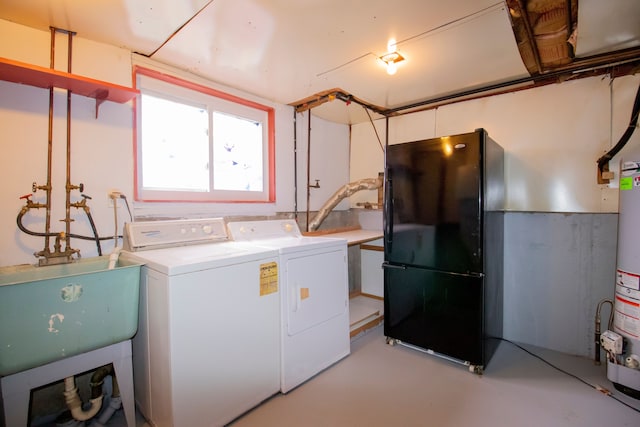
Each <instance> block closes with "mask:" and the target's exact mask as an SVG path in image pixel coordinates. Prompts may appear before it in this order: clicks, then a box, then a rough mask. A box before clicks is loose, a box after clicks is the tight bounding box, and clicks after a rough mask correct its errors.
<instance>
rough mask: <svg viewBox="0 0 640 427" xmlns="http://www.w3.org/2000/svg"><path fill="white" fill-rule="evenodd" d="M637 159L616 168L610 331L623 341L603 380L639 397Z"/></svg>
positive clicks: (639, 214)
mask: <svg viewBox="0 0 640 427" xmlns="http://www.w3.org/2000/svg"><path fill="white" fill-rule="evenodd" d="M639 222H640V156H638V160H637V161H623V162H622V163H621V165H620V204H619V216H618V254H617V267H616V284H615V315H614V330H615V332H617V333H618V334H620V335H622V336H623V337H624V338H625V340H626V347H625V349H624V354H623V355H622V357H621V359H620V361H619V363H611V362H609V363H608V365H607V377H608V378H609V379H610V380H611V381H612V382H613V383H614V385H615V387H616V389H618V390H620V391H622V392H624V393H626V394H629V395H631V396H633V397H635V398H640V369H637V367H636V366H635V364H634V363H633V361H634V360H640V224H639Z"/></svg>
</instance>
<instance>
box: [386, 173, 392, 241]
mask: <svg viewBox="0 0 640 427" xmlns="http://www.w3.org/2000/svg"><path fill="white" fill-rule="evenodd" d="M387 175H388V176H387V185H386V186H385V190H386V193H387V194H386V195H385V196H386V197H385V199H384V244H385V252H387V253H388V252H391V244H392V242H393V237H392V235H393V183H392V179H391V170H390V169H389V170H387Z"/></svg>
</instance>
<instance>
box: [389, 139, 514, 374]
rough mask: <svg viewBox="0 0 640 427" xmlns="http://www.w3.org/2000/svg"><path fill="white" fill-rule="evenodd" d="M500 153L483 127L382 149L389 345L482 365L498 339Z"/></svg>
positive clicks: (478, 367) (501, 213)
mask: <svg viewBox="0 0 640 427" xmlns="http://www.w3.org/2000/svg"><path fill="white" fill-rule="evenodd" d="M503 159H504V152H503V149H502V147H500V145H498V144H497V143H496V142H495V141H493V140H492V139H491V138H490V137H489V136H488V134H487V132H486V131H485V130H484V129H477V130H476V131H474V132H471V133H466V134H460V135H452V136H447V137H441V138H434V139H428V140H422V141H414V142H408V143H403V144H396V145H388V146H387V149H386V159H385V163H386V165H385V193H384V197H385V200H384V215H383V218H384V263H383V270H384V334H385V336H386V337H387V342H388V343H390V344H394V343H401V344H405V345H408V346H411V347H415V348H417V349H418V350H424V351H426V352H428V353H431V354H435V355H439V356H443V357H445V358H447V359H450V360H453V361H455V362H459V363H463V364H465V365H468V366H469V368H470V370H472V371H474V372H476V373H481V372H482V371H483V369H484V367H485V366H486V365H487V363H488V361H489V359H490V358H491V355H492V354H493V352H494V350H495V348H496V347H497V345H498V343H499V341H498V340H497V339H495V338H496V337H497V338H499V337H502V306H503V236H504V231H503V229H504V160H503Z"/></svg>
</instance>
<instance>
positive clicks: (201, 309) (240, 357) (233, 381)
mask: <svg viewBox="0 0 640 427" xmlns="http://www.w3.org/2000/svg"><path fill="white" fill-rule="evenodd" d="M125 235H126V240H127V246H128V249H129V251H125V252H123V253H122V254H121V256H122V257H125V258H128V259H132V260H136V261H139V262H142V263H144V264H145V265H144V266H143V267H142V273H141V274H142V277H141V282H140V292H141V295H140V310H139V313H140V319H139V326H138V333H137V335H136V336H135V337H134V339H133V364H134V384H135V396H136V401H137V403H138V407H139V408H140V410H141V412H142V413H143V415H144V416H145V417H146V418H147V419H149V420H150V421H151V422H152V424H153V425H154V426H156V427H182V426H222V425H225V424H226V423H228V422H229V421H231V420H233V419H234V418H236V417H238V416H239V415H241V414H243V413H244V412H246V411H247V410H249V409H251V408H252V407H254V406H256V405H258V404H259V403H260V402H262V401H263V400H265V399H267V398H268V397H270V396H271V395H273V394H276V393H278V392H279V390H280V294H279V289H278V283H277V275H278V264H277V262H278V252H277V251H276V250H273V249H265V248H258V247H248V245H246V244H244V245H242V244H238V243H235V242H229V241H226V240H227V232H226V228H225V225H224V222H223V220H222V219H220V218H214V219H199V220H179V221H149V222H134V223H131V224H128V225H127V228H126V230H125Z"/></svg>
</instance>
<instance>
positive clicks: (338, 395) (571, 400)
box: [232, 326, 640, 427]
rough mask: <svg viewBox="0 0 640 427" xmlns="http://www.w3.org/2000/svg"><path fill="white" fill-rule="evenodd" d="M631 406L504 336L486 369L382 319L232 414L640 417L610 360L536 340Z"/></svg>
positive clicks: (276, 422) (290, 419)
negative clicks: (417, 346) (281, 388)
mask: <svg viewBox="0 0 640 427" xmlns="http://www.w3.org/2000/svg"><path fill="white" fill-rule="evenodd" d="M528 349H529V350H531V351H533V352H535V353H537V354H539V355H541V356H542V357H544V358H545V359H546V360H548V361H549V362H551V363H553V364H554V365H556V366H558V367H561V368H562V369H564V370H567V371H569V372H570V373H572V374H574V375H577V376H578V377H580V378H582V379H583V380H584V381H586V382H588V383H589V384H593V385H598V386H601V387H605V388H607V389H609V390H611V391H612V392H613V396H614V397H616V398H618V399H620V400H621V401H623V402H624V403H626V404H628V405H630V406H632V407H633V408H635V410H634V409H631V408H629V407H627V406H625V405H623V404H622V403H620V402H618V401H616V400H614V399H612V398H611V397H609V396H606V395H605V394H603V393H601V392H599V391H596V390H595V389H594V388H592V387H590V386H588V385H585V384H583V383H582V382H580V381H578V380H576V379H575V378H572V377H570V376H568V375H565V374H563V373H561V372H559V371H557V370H555V369H553V368H551V367H550V366H548V365H546V364H545V363H543V362H542V361H540V360H538V359H536V358H534V357H533V356H531V355H529V354H527V353H525V352H524V351H522V350H521V349H519V348H517V347H515V346H513V345H512V344H509V343H507V342H502V343H501V344H500V346H499V347H498V349H497V351H496V354H495V355H494V357H493V359H492V360H491V362H490V363H489V365H488V366H487V368H486V370H485V372H484V375H482V376H478V375H475V374H472V373H470V372H468V370H467V369H466V368H465V367H464V366H461V365H458V364H455V363H452V362H449V361H446V360H443V359H440V358H437V357H434V356H430V355H427V354H424V353H422V352H420V351H416V350H413V349H409V348H406V347H403V346H398V345H396V346H394V347H391V346H389V345H387V344H386V343H385V339H384V336H383V330H382V327H381V326H380V327H377V328H375V329H373V330H371V331H370V332H368V333H366V334H365V335H362V336H360V337H358V338H357V339H356V340H354V342H353V343H352V354H351V355H350V356H349V357H347V358H346V359H344V360H343V361H341V362H339V363H337V364H336V365H334V366H332V367H330V368H329V369H327V370H326V371H324V372H322V373H321V374H319V375H317V376H316V377H315V378H313V379H312V380H310V381H308V382H307V383H305V384H303V385H302V386H300V387H298V388H297V389H295V390H293V391H291V392H289V393H288V394H287V395H276V396H274V397H273V398H271V399H270V400H268V401H267V402H265V403H263V404H262V405H260V406H258V407H257V408H255V409H254V410H252V411H250V412H249V413H247V414H245V415H244V416H242V417H241V418H239V419H237V420H236V421H235V422H234V423H232V426H233V427H254V426H260V427H270V426H274V427H275V426H278V427H280V426H309V427H312V426H332V427H339V426H367V427H376V426H403V427H409V426H428V425H431V426H470V425H473V426H475V427H483V426H487V427H489V426H490V427H495V426H509V425H511V426H519V427H527V426H531V427H539V426H545V427H553V426H576V427H578V426H580V427H589V426H594V427H595V426H605V425H606V426H617V427H618V426H629V427H631V426H633V427H638V426H640V412H638V411H640V401H638V400H635V399H632V398H630V397H628V396H625V395H623V394H620V393H619V392H617V391H615V390H614V389H613V385H612V384H611V383H610V382H609V381H608V380H607V378H606V371H605V368H604V366H595V365H594V364H593V362H592V361H591V360H588V359H585V358H581V357H574V356H568V355H564V354H560V353H556V352H552V351H546V350H543V349H535V348H531V347H528Z"/></svg>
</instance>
